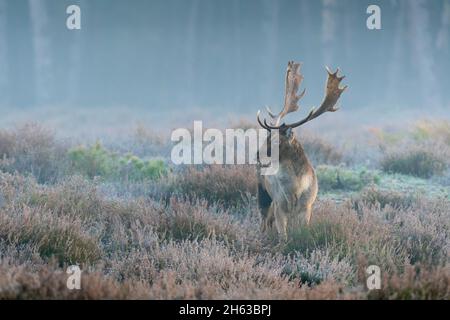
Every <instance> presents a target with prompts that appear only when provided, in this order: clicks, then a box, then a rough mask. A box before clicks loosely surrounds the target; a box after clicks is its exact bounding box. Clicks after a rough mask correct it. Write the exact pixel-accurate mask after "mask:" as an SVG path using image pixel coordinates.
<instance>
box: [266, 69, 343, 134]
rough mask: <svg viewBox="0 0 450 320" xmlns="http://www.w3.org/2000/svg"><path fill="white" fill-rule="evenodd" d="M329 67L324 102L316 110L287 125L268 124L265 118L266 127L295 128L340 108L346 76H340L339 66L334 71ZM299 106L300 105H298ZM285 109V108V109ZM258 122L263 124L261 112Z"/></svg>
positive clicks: (268, 128)
mask: <svg viewBox="0 0 450 320" xmlns="http://www.w3.org/2000/svg"><path fill="white" fill-rule="evenodd" d="M326 69H327V73H328V78H327V85H326V87H325V98H324V99H323V102H322V104H321V105H320V107H319V108H318V109H317V110H316V109H314V108H313V109H312V110H311V111H310V112H309V114H308V116H307V117H306V118H304V119H302V120H300V121H298V122H295V123H292V124H289V125H286V124H284V123H283V124H282V125H281V126H280V125H278V123H277V124H276V125H275V126H271V125H269V124H267V122H266V120H264V125H265V126H263V127H264V128H265V129H267V130H270V129H279V128H281V127H285V128H287V127H290V128H295V127H298V126H301V125H302V124H304V123H306V122H308V121H311V120H312V119H315V118H317V117H318V116H320V115H321V114H322V113H325V112H335V111H337V110H338V108H337V107H336V103H337V101H338V99H339V97H340V96H341V94H342V92H344V90H345V89H347V86H344V87H342V88H341V87H339V84H340V83H341V81H342V80H343V79H344V78H345V76H342V77H339V76H338V72H339V68H337V70H336V72H334V73H332V72H331V71H330V69H328V67H326ZM297 108H298V107H297ZM283 111H284V110H283ZM258 122H259V124H260V125H261V126H262V124H261V121H260V119H259V112H258Z"/></svg>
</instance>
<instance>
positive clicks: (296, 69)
mask: <svg viewBox="0 0 450 320" xmlns="http://www.w3.org/2000/svg"><path fill="white" fill-rule="evenodd" d="M300 66H301V64H300V63H297V62H294V61H289V62H288V67H287V70H286V78H285V94H284V108H283V110H281V111H280V113H278V114H277V115H275V114H273V113H272V111H271V110H270V109H269V108H268V107H267V108H266V109H267V113H268V114H269V115H270V117H271V118H272V119H273V120H275V125H276V126H278V125H279V122H280V120H281V119H282V118H283V117H284V116H285V115H287V114H288V113H290V112H294V111H297V110H298V109H299V106H298V101H299V100H300V99H301V98H302V97H303V96H304V95H305V91H306V89H303V91H302V93H301V94H300V95H297V91H298V88H299V87H300V84H301V83H302V80H303V76H302V75H301V73H300Z"/></svg>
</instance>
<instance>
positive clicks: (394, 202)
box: [352, 187, 418, 211]
mask: <svg viewBox="0 0 450 320" xmlns="http://www.w3.org/2000/svg"><path fill="white" fill-rule="evenodd" d="M352 201H353V205H354V208H355V209H357V210H358V211H359V209H360V208H361V207H362V206H363V205H369V206H379V207H380V209H384V208H385V207H386V206H390V207H391V208H394V209H407V208H410V207H411V206H413V205H414V204H416V203H417V201H418V197H417V196H415V195H413V194H410V193H406V194H405V193H401V192H396V191H384V190H380V189H377V188H374V187H369V188H366V189H364V190H363V191H362V192H361V193H360V194H359V195H358V196H356V197H354V198H353V199H352Z"/></svg>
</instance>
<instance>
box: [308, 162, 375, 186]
mask: <svg viewBox="0 0 450 320" xmlns="http://www.w3.org/2000/svg"><path fill="white" fill-rule="evenodd" d="M316 173H317V178H318V180H319V189H320V190H321V191H324V192H327V191H333V190H345V191H359V190H361V189H362V188H363V187H365V186H367V185H369V184H377V183H378V182H379V177H378V176H377V175H376V174H374V173H372V172H370V171H367V170H365V169H360V170H350V169H344V168H340V167H332V166H319V167H317V169H316Z"/></svg>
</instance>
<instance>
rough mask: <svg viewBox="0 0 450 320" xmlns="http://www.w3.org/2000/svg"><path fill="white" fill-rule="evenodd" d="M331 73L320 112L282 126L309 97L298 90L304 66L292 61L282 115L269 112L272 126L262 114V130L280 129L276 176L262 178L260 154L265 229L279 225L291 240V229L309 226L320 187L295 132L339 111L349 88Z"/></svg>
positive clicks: (311, 112)
mask: <svg viewBox="0 0 450 320" xmlns="http://www.w3.org/2000/svg"><path fill="white" fill-rule="evenodd" d="M326 70H327V73H328V78H327V83H326V87H325V98H324V100H323V102H322V104H321V105H320V107H319V108H317V109H314V108H313V109H312V110H311V111H310V112H309V114H308V115H307V116H306V117H305V118H304V119H302V120H300V121H298V122H295V123H292V124H286V123H282V124H280V122H281V120H282V119H283V117H284V116H286V115H287V114H288V113H290V112H294V111H297V110H298V109H299V105H298V101H299V100H300V99H301V98H302V97H303V95H304V94H305V90H303V91H302V92H301V93H300V94H299V95H298V94H297V93H298V89H299V87H300V84H301V82H302V80H303V76H302V75H301V74H300V63H296V62H293V61H290V62H289V63H288V68H287V72H286V78H285V90H286V91H285V98H284V108H283V110H282V111H281V112H280V113H278V114H273V113H272V112H271V111H270V109H268V108H267V111H268V113H269V115H270V117H271V120H270V121H269V123H268V122H267V120H266V119H264V121H261V119H260V111H258V114H257V120H258V123H259V124H260V126H261V127H263V128H264V129H266V130H268V131H269V132H271V131H272V130H274V129H277V130H279V131H278V132H279V169H278V171H277V173H276V174H274V175H261V174H260V172H261V167H262V164H261V163H260V161H259V154H258V165H257V170H258V179H259V181H258V203H259V208H260V211H261V215H262V218H263V222H262V229H263V230H268V229H270V228H272V225H273V223H274V222H275V226H276V229H277V231H278V233H279V235H280V236H281V237H282V238H283V239H284V240H286V239H287V227H288V225H289V226H298V225H299V223H304V224H309V221H310V219H311V214H312V205H313V203H314V201H315V200H316V196H317V191H318V185H317V177H316V174H315V172H314V168H313V167H312V165H311V163H310V161H309V160H308V157H307V156H306V154H305V151H304V150H303V147H302V145H301V144H300V142H299V141H298V140H297V138H296V137H295V135H294V133H293V129H294V128H296V127H299V126H301V125H303V124H305V123H307V122H308V121H311V120H313V119H315V118H317V117H318V116H320V115H321V114H323V113H325V112H335V111H337V110H338V108H337V107H336V103H337V101H338V99H339V97H340V95H341V94H342V92H344V90H345V89H346V88H347V86H344V87H340V86H339V84H340V82H341V81H342V79H344V77H345V76H342V77H339V76H338V72H339V68H338V69H337V70H336V72H334V73H333V72H331V71H330V70H329V69H328V68H326ZM271 140H272V139H271V135H270V134H269V138H268V140H267V145H266V148H267V149H268V150H269V152H270V144H271Z"/></svg>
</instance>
